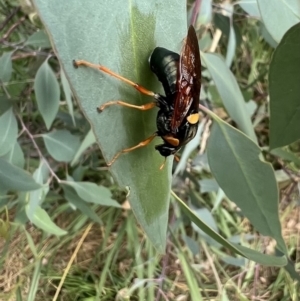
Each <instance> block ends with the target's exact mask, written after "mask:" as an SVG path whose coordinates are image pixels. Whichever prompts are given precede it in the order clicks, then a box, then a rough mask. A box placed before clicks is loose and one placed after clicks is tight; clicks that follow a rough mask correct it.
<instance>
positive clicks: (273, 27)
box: [257, 0, 300, 43]
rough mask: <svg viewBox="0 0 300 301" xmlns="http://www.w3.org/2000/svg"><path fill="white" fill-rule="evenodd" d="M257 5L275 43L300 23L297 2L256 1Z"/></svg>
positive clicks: (299, 6)
mask: <svg viewBox="0 0 300 301" xmlns="http://www.w3.org/2000/svg"><path fill="white" fill-rule="evenodd" d="M257 3H258V7H259V10H260V14H261V17H262V20H263V22H264V24H265V26H266V28H267V30H268V32H269V33H270V34H271V36H272V37H273V39H274V40H275V41H276V42H277V43H278V42H280V40H281V38H282V37H283V35H284V34H285V33H286V32H287V30H289V29H290V28H291V27H292V26H294V25H295V24H297V23H298V22H299V21H300V2H299V0H288V1H269V0H257ZM278 20H280V22H278Z"/></svg>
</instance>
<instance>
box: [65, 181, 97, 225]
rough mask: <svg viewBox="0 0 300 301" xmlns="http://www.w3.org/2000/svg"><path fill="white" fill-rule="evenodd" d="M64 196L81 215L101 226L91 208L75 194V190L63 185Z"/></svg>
mask: <svg viewBox="0 0 300 301" xmlns="http://www.w3.org/2000/svg"><path fill="white" fill-rule="evenodd" d="M62 187H63V190H64V196H65V198H66V200H67V201H68V202H70V204H72V205H74V206H75V207H76V208H78V209H79V210H80V211H81V212H82V213H83V214H85V215H86V216H88V217H89V218H90V219H91V220H92V221H94V222H96V223H99V224H101V219H100V217H99V216H98V215H97V214H96V213H95V211H93V209H92V208H90V206H89V205H88V204H87V203H86V202H85V201H84V200H83V199H82V198H80V197H79V196H78V194H76V192H75V190H74V189H73V188H72V187H69V186H67V185H63V186H62Z"/></svg>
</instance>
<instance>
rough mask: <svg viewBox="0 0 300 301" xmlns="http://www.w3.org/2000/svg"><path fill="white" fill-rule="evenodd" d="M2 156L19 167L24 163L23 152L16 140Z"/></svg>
mask: <svg viewBox="0 0 300 301" xmlns="http://www.w3.org/2000/svg"><path fill="white" fill-rule="evenodd" d="M2 158H3V159H4V160H6V161H7V162H9V163H11V164H13V165H15V166H17V167H20V168H23V167H24V164H25V158H24V153H23V150H22V148H21V146H20V144H19V143H18V141H16V142H15V144H14V145H13V146H12V148H11V149H10V151H9V152H8V153H6V154H5V155H4V156H2Z"/></svg>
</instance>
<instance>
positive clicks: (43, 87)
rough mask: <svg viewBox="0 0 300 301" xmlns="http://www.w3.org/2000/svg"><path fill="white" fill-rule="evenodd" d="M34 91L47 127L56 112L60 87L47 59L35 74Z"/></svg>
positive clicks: (49, 125)
mask: <svg viewBox="0 0 300 301" xmlns="http://www.w3.org/2000/svg"><path fill="white" fill-rule="evenodd" d="M34 91H35V96H36V101H37V105H38V109H39V111H40V113H41V115H42V117H43V119H44V121H45V124H46V126H47V129H49V128H50V127H51V125H52V122H53V120H54V118H55V116H56V114H57V112H58V108H59V97H60V89H59V84H58V81H57V79H56V76H55V74H54V72H53V71H52V69H51V68H50V66H49V64H48V60H46V61H45V62H44V63H43V64H42V65H41V66H40V68H39V70H38V72H37V74H36V76H35V80H34Z"/></svg>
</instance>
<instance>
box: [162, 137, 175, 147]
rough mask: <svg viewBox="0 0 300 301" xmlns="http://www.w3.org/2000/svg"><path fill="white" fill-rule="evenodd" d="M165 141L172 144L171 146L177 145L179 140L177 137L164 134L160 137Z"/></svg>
mask: <svg viewBox="0 0 300 301" xmlns="http://www.w3.org/2000/svg"><path fill="white" fill-rule="evenodd" d="M162 138H163V139H164V140H165V141H166V142H168V143H169V144H171V145H173V146H178V145H179V140H178V139H177V138H174V137H172V136H170V135H166V136H163V137H162Z"/></svg>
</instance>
